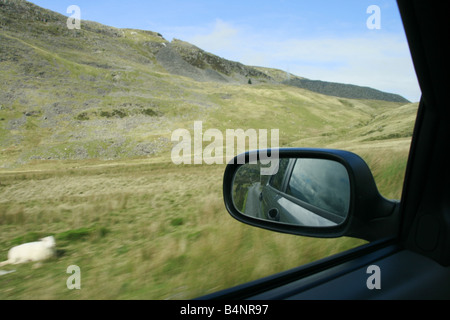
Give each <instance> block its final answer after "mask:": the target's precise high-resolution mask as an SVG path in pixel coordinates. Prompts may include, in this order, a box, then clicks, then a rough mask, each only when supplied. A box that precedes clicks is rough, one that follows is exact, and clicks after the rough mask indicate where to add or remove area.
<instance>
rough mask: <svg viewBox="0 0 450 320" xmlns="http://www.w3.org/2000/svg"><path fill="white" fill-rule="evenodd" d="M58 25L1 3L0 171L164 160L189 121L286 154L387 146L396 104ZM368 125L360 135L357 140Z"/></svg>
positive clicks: (194, 50) (95, 29)
mask: <svg viewBox="0 0 450 320" xmlns="http://www.w3.org/2000/svg"><path fill="white" fill-rule="evenodd" d="M66 22H67V17H65V16H64V15H61V14H58V13H55V12H52V11H49V10H46V9H43V8H40V7H38V6H36V5H33V4H31V3H29V2H27V1H23V0H8V1H6V0H0V168H1V167H5V168H6V167H8V166H14V165H21V164H24V163H28V162H30V161H35V160H66V159H72V160H83V159H93V158H96V159H129V158H132V157H147V156H153V155H157V154H161V153H163V152H167V151H168V150H169V151H170V150H171V148H172V146H173V143H172V141H170V138H171V132H172V131H173V130H176V129H178V128H189V129H191V128H192V124H193V122H194V121H196V120H202V121H205V129H206V128H207V127H209V128H211V127H212V128H217V129H219V130H226V129H229V128H266V129H270V128H279V129H280V131H281V132H280V140H281V141H280V143H281V145H285V146H287V145H289V146H293V145H292V144H291V142H292V141H305V140H304V139H312V140H308V141H314V142H312V144H311V145H318V146H323V145H324V144H323V143H322V142H324V141H326V144H327V145H329V144H331V143H332V142H333V141H342V140H343V139H342V137H343V133H345V134H348V135H349V136H352V135H351V133H353V130H358V134H359V135H364V134H367V135H366V136H364V137H365V139H367V138H369V139H371V140H370V141H375V139H378V138H379V137H398V136H396V134H397V133H396V132H391V131H394V129H391V128H398V127H399V125H398V124H397V123H396V124H395V125H392V126H391V123H387V122H389V121H391V120H390V118H388V117H386V118H384V117H382V118H379V117H377V116H378V115H379V114H380V113H384V112H394V111H395V110H396V109H397V108H399V107H401V106H403V105H404V101H405V100H402V99H399V97H398V96H396V95H390V94H385V93H380V92H378V91H376V90H373V89H370V88H360V87H357V86H350V85H339V84H327V83H320V85H321V86H325V87H327V86H328V87H329V86H333V87H334V90H331V91H330V90H328V91H327V90H325V91H322V92H321V93H323V94H318V93H316V92H314V91H317V90H316V89H317V88H313V87H309V88H306V87H305V85H306V84H309V83H310V82H309V80H307V79H303V78H301V77H298V76H295V75H292V74H287V73H286V72H284V71H281V70H277V69H270V68H264V67H256V66H246V65H244V64H242V63H239V62H234V61H230V60H227V59H224V58H221V57H218V56H217V55H214V54H212V53H209V52H206V51H204V50H202V49H200V48H198V47H196V46H194V45H192V44H190V43H187V42H185V41H181V40H177V39H175V40H173V41H171V42H169V41H167V40H166V39H164V37H163V36H162V35H161V34H159V33H157V32H152V31H144V30H134V29H118V28H113V27H108V26H105V25H101V24H99V23H96V22H90V21H82V23H81V29H80V30H69V29H68V28H67V25H66ZM250 79H251V83H252V84H253V85H250V84H249V80H250ZM288 79H290V80H288ZM298 86H300V87H302V89H299V88H298ZM349 91H350V92H351V93H352V94H351V95H350V96H346V95H347V94H348V92H349ZM342 96H344V97H346V98H343V97H342ZM338 97H341V98H338ZM348 97H352V98H354V99H353V100H352V99H349V98H348ZM355 98H356V99H358V100H356V99H355ZM373 99H380V100H373ZM393 101H394V102H393ZM398 101H400V102H398ZM414 108H415V106H414V105H411V106H409V107H407V108H406V109H402V110H405V113H406V112H409V111H410V110H414ZM404 118H405V119H406V117H404ZM373 119H376V121H375V123H373V128H372V129H371V132H370V133H365V132H360V131H361V130H365V128H366V127H367V128H368V126H367V123H371V124H372V122H371V121H373ZM398 119H400V120H398ZM398 119H397V120H398V121H404V122H405V124H404V127H405V129H404V130H403V131H402V132H401V134H400V136H399V137H401V138H404V137H408V136H409V135H410V131H408V130H407V129H406V128H408V126H409V121H410V120H407V121H406V120H404V119H403V117H402V116H399V117H398ZM408 119H409V117H408ZM299 128H300V129H299ZM340 128H344V129H340ZM361 128H362V129H361ZM402 128H403V127H402ZM388 129H389V130H388ZM342 130H343V131H342ZM336 132H337V133H336ZM324 134H325V135H324ZM352 139H353V136H352ZM344 140H345V139H344ZM298 145H302V144H301V143H300V142H299V144H296V145H295V146H298ZM311 145H309V146H311Z"/></svg>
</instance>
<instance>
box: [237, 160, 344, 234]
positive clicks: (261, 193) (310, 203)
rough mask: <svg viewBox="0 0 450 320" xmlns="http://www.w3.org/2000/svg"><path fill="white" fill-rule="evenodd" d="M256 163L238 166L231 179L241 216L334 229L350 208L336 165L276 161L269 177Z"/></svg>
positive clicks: (340, 169)
mask: <svg viewBox="0 0 450 320" xmlns="http://www.w3.org/2000/svg"><path fill="white" fill-rule="evenodd" d="M263 168H264V165H262V164H261V163H259V162H253V163H248V164H245V165H242V166H241V167H240V168H239V169H238V170H237V171H236V174H235V176H234V181H233V202H234V205H235V207H236V208H237V210H239V212H241V213H242V214H244V215H247V216H251V217H254V218H257V219H263V220H268V221H273V222H278V223H286V224H292V225H299V226H307V227H327V226H336V225H339V224H341V223H343V222H344V220H345V218H346V217H347V215H348V212H349V207H350V179H349V175H348V172H347V169H346V168H345V167H344V166H343V165H342V164H341V163H339V162H337V161H333V160H326V159H309V158H302V159H290V158H282V159H279V160H278V165H277V169H275V170H272V173H273V174H271V175H266V174H261V173H262V172H263V171H262V170H261V169H263Z"/></svg>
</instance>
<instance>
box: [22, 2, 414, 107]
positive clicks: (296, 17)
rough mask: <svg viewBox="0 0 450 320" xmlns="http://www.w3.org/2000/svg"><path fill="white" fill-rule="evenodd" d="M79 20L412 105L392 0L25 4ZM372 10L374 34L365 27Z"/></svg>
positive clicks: (406, 56) (407, 60) (410, 75)
mask: <svg viewBox="0 0 450 320" xmlns="http://www.w3.org/2000/svg"><path fill="white" fill-rule="evenodd" d="M31 2H33V3H35V4H37V5H39V6H41V7H44V8H47V9H51V10H53V11H56V12H59V13H62V14H64V15H69V14H68V13H67V8H68V7H69V6H70V5H77V6H79V7H80V10H81V19H82V20H92V21H96V22H100V23H102V24H106V25H109V26H113V27H117V28H136V29H142V30H151V31H156V32H159V33H161V34H162V35H163V36H164V37H165V38H166V39H167V40H169V41H171V40H172V39H173V38H177V39H181V40H184V41H188V42H190V43H193V44H195V45H197V46H198V47H200V48H202V49H204V50H206V51H209V52H211V53H214V54H216V55H218V56H221V57H224V58H226V59H230V60H234V61H239V62H242V63H244V64H248V65H259V66H264V67H272V68H278V69H282V70H285V71H288V72H291V73H293V74H296V75H298V76H303V77H306V78H309V79H314V80H324V81H334V82H341V83H351V84H356V85H362V86H370V87H373V88H376V89H379V90H383V91H387V92H392V93H397V94H401V95H403V96H404V97H406V98H407V99H409V100H411V101H418V100H419V99H420V89H419V87H418V84H417V78H416V75H415V73H414V69H413V66H412V62H411V57H410V53H409V49H408V46H407V42H406V38H405V35H404V31H403V26H402V24H401V20H400V15H399V13H398V9H397V6H396V2H395V1H394V0H379V1H378V0H344V1H337V0H317V1H303V0H239V1H236V0H228V1H217V0H193V1H181V0H164V1H144V0H140V1H138V0H129V1H123V0H122V1H117V0H108V1H106V0H32V1H31ZM371 5H376V6H378V7H379V8H380V26H381V29H369V28H368V27H367V24H366V22H367V20H368V19H369V18H370V17H371V16H372V14H373V12H370V13H367V8H368V7H369V6H371Z"/></svg>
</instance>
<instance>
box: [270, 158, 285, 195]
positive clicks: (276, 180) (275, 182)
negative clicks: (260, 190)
mask: <svg viewBox="0 0 450 320" xmlns="http://www.w3.org/2000/svg"><path fill="white" fill-rule="evenodd" d="M288 164H289V159H280V161H279V167H278V172H277V173H276V174H275V175H274V176H273V177H272V178H271V179H270V180H269V185H270V186H271V187H273V188H275V189H277V190H280V191H281V190H282V187H283V185H282V184H283V181H284V176H285V174H286V170H287V168H288Z"/></svg>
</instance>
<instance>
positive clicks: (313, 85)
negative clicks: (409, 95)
mask: <svg viewBox="0 0 450 320" xmlns="http://www.w3.org/2000/svg"><path fill="white" fill-rule="evenodd" d="M283 83H284V84H287V85H290V86H295V87H299V88H303V89H306V90H310V91H314V92H317V93H321V94H325V95H328V96H336V97H341V98H349V99H372V100H383V101H392V102H405V103H408V102H409V101H408V100H407V99H405V98H404V97H402V96H400V95H398V94H393V93H387V92H383V91H380V90H376V89H373V88H369V87H361V86H356V85H352V84H343V83H335V82H326V81H319V80H309V79H298V78H297V79H289V80H285V81H283Z"/></svg>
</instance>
